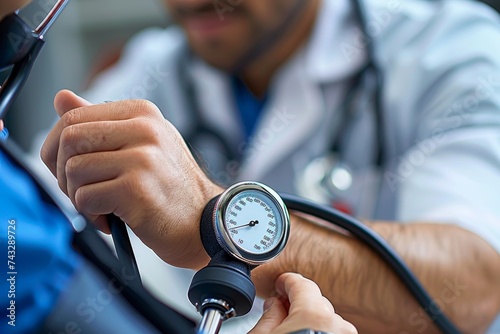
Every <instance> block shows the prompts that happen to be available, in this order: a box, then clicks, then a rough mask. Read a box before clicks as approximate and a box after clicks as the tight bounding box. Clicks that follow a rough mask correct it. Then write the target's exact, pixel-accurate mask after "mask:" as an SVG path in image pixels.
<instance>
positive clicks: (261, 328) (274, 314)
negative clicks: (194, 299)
mask: <svg viewBox="0 0 500 334" xmlns="http://www.w3.org/2000/svg"><path fill="white" fill-rule="evenodd" d="M264 309H265V312H264V314H263V315H262V317H261V318H260V320H259V322H258V323H257V324H256V325H255V327H254V328H253V329H252V330H251V331H250V332H249V333H248V334H268V333H272V331H273V330H274V329H275V328H276V327H278V326H279V325H281V323H282V322H283V320H285V318H286V317H287V311H286V309H285V306H283V303H282V302H281V301H280V300H279V299H278V298H269V299H267V300H266V302H265V304H264Z"/></svg>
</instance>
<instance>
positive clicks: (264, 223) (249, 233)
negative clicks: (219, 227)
mask: <svg viewBox="0 0 500 334" xmlns="http://www.w3.org/2000/svg"><path fill="white" fill-rule="evenodd" d="M279 212H280V211H279V209H278V207H277V206H276V204H275V203H274V201H273V200H272V199H271V198H269V197H268V196H267V195H265V194H263V193H261V192H256V191H252V190H246V191H242V192H241V193H239V194H237V195H236V196H235V197H233V199H232V200H231V201H230V202H229V205H228V206H227V209H226V213H225V218H224V222H225V226H226V230H227V231H228V233H229V235H230V237H231V239H232V240H233V242H234V244H235V245H236V246H237V247H239V248H241V249H242V250H244V251H246V252H249V253H253V254H263V253H266V252H269V251H271V250H273V249H274V248H275V247H276V246H277V245H278V244H279V242H280V239H281V237H282V234H283V222H282V221H281V216H280V214H279Z"/></svg>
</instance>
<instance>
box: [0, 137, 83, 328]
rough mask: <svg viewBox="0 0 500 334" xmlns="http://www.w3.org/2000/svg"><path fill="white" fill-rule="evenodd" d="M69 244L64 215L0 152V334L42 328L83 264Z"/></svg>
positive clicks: (28, 177) (70, 236) (67, 225)
mask: <svg viewBox="0 0 500 334" xmlns="http://www.w3.org/2000/svg"><path fill="white" fill-rule="evenodd" d="M6 135H7V133H6V132H4V133H2V134H0V140H2V137H3V139H4V140H5V137H6ZM71 241H72V230H71V225H70V223H69V222H68V221H67V219H66V218H65V217H64V215H63V214H62V212H61V211H60V210H59V209H58V208H57V207H55V206H54V205H52V204H51V203H48V202H46V201H44V199H43V198H42V194H41V192H40V190H39V189H38V187H37V185H36V184H35V182H34V180H33V179H32V178H31V177H30V176H29V174H27V173H26V172H25V171H24V170H22V169H21V168H20V167H19V166H18V165H17V164H15V163H14V162H13V161H12V160H11V159H10V158H9V157H8V156H7V155H6V154H5V152H4V151H3V150H0V291H1V297H0V309H1V310H2V311H1V314H2V316H1V317H0V333H34V332H36V331H37V329H39V328H40V326H41V325H42V323H43V321H44V320H45V318H46V317H47V316H48V315H49V314H50V312H51V310H52V309H53V307H54V306H55V304H56V301H57V298H58V296H59V294H60V293H61V292H62V291H64V289H65V287H66V285H67V283H68V280H69V278H70V277H71V276H72V274H73V273H74V271H75V270H76V268H77V267H78V266H79V265H80V264H81V259H80V257H79V255H78V254H77V253H76V252H75V251H74V250H73V249H72V247H71ZM9 261H10V262H9ZM14 324H15V326H13V325H14Z"/></svg>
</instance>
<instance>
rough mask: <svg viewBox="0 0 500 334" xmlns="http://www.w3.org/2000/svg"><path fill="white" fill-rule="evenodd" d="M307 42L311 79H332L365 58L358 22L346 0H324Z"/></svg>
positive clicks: (363, 61)
mask: <svg viewBox="0 0 500 334" xmlns="http://www.w3.org/2000/svg"><path fill="white" fill-rule="evenodd" d="M322 2H323V3H322V6H321V8H320V10H319V13H318V18H317V21H316V25H315V27H314V30H313V33H312V36H311V38H310V39H309V42H308V45H306V48H305V65H306V71H307V73H309V76H310V78H311V79H312V80H314V81H319V82H332V81H337V80H340V79H343V78H345V77H347V76H349V75H351V74H352V73H354V72H356V71H357V70H359V69H360V68H361V67H362V66H363V65H364V64H365V63H366V61H367V56H366V52H365V50H364V49H362V48H359V47H356V46H357V45H358V44H357V43H359V41H358V40H359V38H360V37H361V35H360V32H361V30H360V27H359V25H360V22H357V21H356V19H355V16H354V15H353V12H352V6H351V4H350V2H349V0H323V1H322Z"/></svg>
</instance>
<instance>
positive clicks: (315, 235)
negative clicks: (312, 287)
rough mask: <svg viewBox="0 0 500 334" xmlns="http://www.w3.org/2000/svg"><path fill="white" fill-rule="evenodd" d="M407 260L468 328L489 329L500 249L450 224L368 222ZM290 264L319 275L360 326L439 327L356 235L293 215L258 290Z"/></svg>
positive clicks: (368, 329)
mask: <svg viewBox="0 0 500 334" xmlns="http://www.w3.org/2000/svg"><path fill="white" fill-rule="evenodd" d="M370 225H371V227H372V228H373V229H374V230H375V231H376V232H378V233H379V234H380V235H381V236H382V237H383V238H384V239H385V240H387V241H388V243H389V244H391V246H392V247H393V248H394V249H395V250H396V252H397V253H398V254H399V255H400V256H401V257H402V258H403V259H404V260H405V261H406V263H407V264H408V265H409V267H410V268H411V269H412V271H413V272H414V273H415V274H416V276H417V277H418V278H419V280H420V281H421V282H422V284H423V285H424V287H425V288H426V289H427V291H428V292H429V293H430V294H431V296H432V297H433V299H434V301H435V302H436V304H437V305H439V306H440V307H441V308H442V309H444V311H445V313H446V314H447V315H449V316H450V317H451V319H452V320H453V321H454V323H456V324H457V325H458V327H459V328H460V329H461V330H462V331H463V332H465V333H481V332H484V331H485V330H486V328H487V326H488V324H489V323H490V322H491V320H492V319H493V318H494V316H495V315H496V314H497V313H498V311H499V308H500V305H499V303H500V280H499V277H500V256H499V255H498V253H497V252H496V251H495V250H493V249H492V248H491V247H490V246H489V245H488V244H487V243H486V242H485V241H484V240H482V239H481V238H479V237H477V236H476V235H474V234H472V233H470V232H467V231H465V230H462V229H460V228H458V227H456V226H453V225H441V224H408V225H402V224H390V223H375V224H370ZM286 271H292V272H298V273H301V274H302V275H304V276H306V277H308V278H311V279H312V280H314V281H315V282H317V283H318V284H319V285H320V287H321V289H322V290H323V292H324V294H325V295H326V296H327V297H328V298H329V299H330V301H332V303H333V304H334V305H335V307H336V310H337V311H338V312H339V313H340V314H341V315H342V316H343V317H345V318H346V320H349V321H351V322H353V323H354V324H355V325H356V326H357V327H358V330H359V332H360V333H397V334H401V333H434V332H438V331H437V329H436V328H435V327H434V325H433V324H432V321H431V320H430V318H429V317H427V315H426V314H425V312H424V311H423V310H422V309H421V308H420V307H419V306H418V304H417V303H416V302H415V301H414V299H413V297H412V296H411V295H410V293H409V292H408V290H407V289H406V288H405V287H404V286H403V285H402V283H401V282H400V281H399V279H398V278H397V277H396V276H395V275H394V273H393V272H392V271H391V269H390V268H389V267H388V266H387V265H386V264H385V263H384V262H383V261H382V260H381V259H380V258H379V257H378V256H377V255H375V254H374V253H373V252H372V251H371V250H370V249H368V248H367V247H366V246H365V245H363V244H362V243H360V242H358V241H357V240H355V239H353V238H351V237H348V236H345V235H341V234H339V233H337V232H335V231H333V230H331V229H328V228H326V227H324V226H320V225H318V224H313V223H310V222H307V221H306V220H305V219H303V218H300V217H296V216H295V217H294V218H293V223H292V236H291V240H290V242H289V245H288V246H287V249H286V250H285V252H284V253H283V254H282V255H281V256H280V257H279V258H278V259H277V260H275V261H273V262H272V263H270V264H268V265H266V266H263V267H262V268H258V269H256V270H255V273H254V281H255V283H256V285H257V288H258V291H259V293H261V294H263V295H266V294H268V293H271V291H270V286H269V285H268V283H267V281H268V280H273V279H274V277H275V276H276V275H278V274H279V273H281V272H286Z"/></svg>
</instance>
